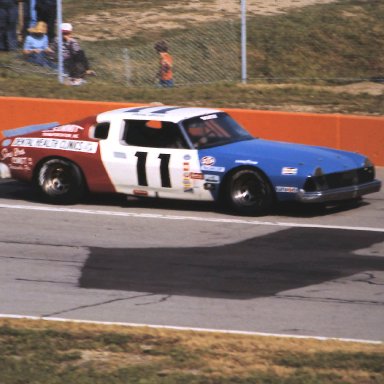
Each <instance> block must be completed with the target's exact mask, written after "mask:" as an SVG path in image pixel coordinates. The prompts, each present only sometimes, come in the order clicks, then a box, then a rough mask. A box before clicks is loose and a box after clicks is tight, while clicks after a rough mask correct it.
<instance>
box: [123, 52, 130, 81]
mask: <svg viewBox="0 0 384 384" xmlns="http://www.w3.org/2000/svg"><path fill="white" fill-rule="evenodd" d="M123 60H124V71H125V83H126V85H131V78H132V67H131V61H130V59H129V51H128V48H123Z"/></svg>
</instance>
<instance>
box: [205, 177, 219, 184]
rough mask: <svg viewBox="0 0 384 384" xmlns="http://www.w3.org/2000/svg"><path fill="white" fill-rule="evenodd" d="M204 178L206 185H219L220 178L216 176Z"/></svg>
mask: <svg viewBox="0 0 384 384" xmlns="http://www.w3.org/2000/svg"><path fill="white" fill-rule="evenodd" d="M204 178H205V181H206V182H208V183H214V184H217V183H220V176H217V175H205V176H204Z"/></svg>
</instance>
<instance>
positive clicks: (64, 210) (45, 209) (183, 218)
mask: <svg viewBox="0 0 384 384" xmlns="http://www.w3.org/2000/svg"><path fill="white" fill-rule="evenodd" d="M0 208H3V209H21V210H30V211H41V212H57V213H60V212H62V213H74V214H82V215H100V216H120V217H134V218H141V219H160V220H181V221H199V222H211V223H221V224H245V225H269V226H276V227H287V228H293V227H298V228H324V229H343V230H349V231H370V232H384V228H375V227H351V226H343V225H324V224H308V223H290V222H279V221H262V220H246V219H225V218H210V217H194V216H179V215H164V214H156V213H134V212H121V211H105V210H95V209H84V208H64V207H56V206H55V207H52V206H37V205H17V204H0Z"/></svg>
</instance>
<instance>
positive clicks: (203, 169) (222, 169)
mask: <svg viewBox="0 0 384 384" xmlns="http://www.w3.org/2000/svg"><path fill="white" fill-rule="evenodd" d="M201 170H202V171H212V172H225V167H211V166H207V165H203V166H202V167H201Z"/></svg>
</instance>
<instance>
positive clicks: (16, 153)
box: [0, 148, 26, 161]
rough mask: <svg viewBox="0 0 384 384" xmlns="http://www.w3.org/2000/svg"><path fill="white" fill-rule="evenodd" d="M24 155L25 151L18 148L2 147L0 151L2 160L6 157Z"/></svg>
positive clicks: (0, 159)
mask: <svg viewBox="0 0 384 384" xmlns="http://www.w3.org/2000/svg"><path fill="white" fill-rule="evenodd" d="M25 155H26V152H25V150H24V149H20V148H13V150H12V149H10V150H9V149H7V148H3V149H2V151H1V154H0V161H3V160H6V159H12V161H13V159H14V158H17V157H18V156H25Z"/></svg>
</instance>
